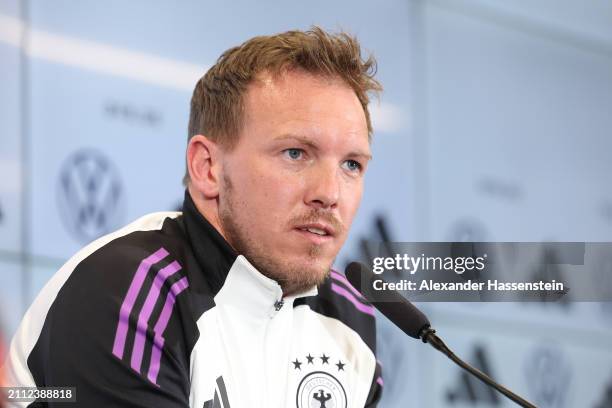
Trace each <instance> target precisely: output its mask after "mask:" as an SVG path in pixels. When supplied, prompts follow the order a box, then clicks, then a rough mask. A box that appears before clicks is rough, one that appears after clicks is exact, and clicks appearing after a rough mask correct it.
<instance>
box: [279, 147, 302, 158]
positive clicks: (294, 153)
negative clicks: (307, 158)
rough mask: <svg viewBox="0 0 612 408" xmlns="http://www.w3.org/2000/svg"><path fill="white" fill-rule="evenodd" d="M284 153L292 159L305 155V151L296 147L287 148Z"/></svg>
mask: <svg viewBox="0 0 612 408" xmlns="http://www.w3.org/2000/svg"><path fill="white" fill-rule="evenodd" d="M284 153H285V154H286V155H287V156H289V158H290V159H292V160H299V159H301V158H302V156H303V155H304V151H303V150H302V149H295V148H292V149H286V150H285V151H284Z"/></svg>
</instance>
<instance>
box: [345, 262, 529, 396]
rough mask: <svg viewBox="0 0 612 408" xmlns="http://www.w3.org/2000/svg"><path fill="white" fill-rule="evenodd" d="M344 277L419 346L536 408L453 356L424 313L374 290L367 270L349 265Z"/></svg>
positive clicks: (391, 293) (357, 264)
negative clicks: (421, 343) (433, 349)
mask: <svg viewBox="0 0 612 408" xmlns="http://www.w3.org/2000/svg"><path fill="white" fill-rule="evenodd" d="M345 274H346V278H347V279H348V281H349V282H350V283H351V285H353V286H354V287H355V289H357V290H359V292H361V294H362V295H363V296H364V297H365V298H366V299H367V300H368V301H369V302H370V303H371V304H372V305H373V306H374V307H376V309H378V310H379V311H380V312H381V313H382V314H383V315H385V316H386V317H387V319H389V320H391V322H392V323H393V324H395V325H396V326H397V327H398V328H400V329H401V330H402V331H403V332H404V333H406V334H407V335H409V336H410V337H414V338H415V339H421V340H422V341H423V343H429V344H430V345H431V346H433V347H434V348H435V349H436V350H439V351H441V352H442V353H444V354H445V355H446V356H447V357H448V358H450V359H451V360H452V361H453V362H455V363H456V364H457V365H459V367H461V368H463V369H464V370H466V371H468V372H469V373H470V374H472V375H474V376H476V377H477V378H478V379H480V380H481V381H483V382H484V383H485V384H487V385H489V386H491V387H493V388H495V389H496V390H497V391H499V392H501V393H502V394H504V395H505V396H506V397H508V398H510V399H511V400H512V401H514V402H516V403H517V404H519V405H520V406H522V407H526V408H536V406H535V405H533V404H532V403H530V402H529V401H527V400H525V399H523V398H521V397H520V396H518V395H516V394H515V393H513V392H512V391H510V390H509V389H507V388H506V387H504V386H503V385H501V384H498V383H496V382H495V381H493V380H492V379H491V377H489V376H488V375H486V374H485V373H483V372H482V371H480V370H478V369H477V368H474V367H472V366H471V365H469V364H468V363H466V362H464V361H463V360H461V359H460V358H459V357H457V356H456V355H455V353H453V352H452V351H451V349H449V348H448V347H447V346H446V344H444V342H443V341H442V339H440V338H439V337H438V336H437V335H436V331H435V330H434V329H432V328H431V324H430V323H429V319H428V318H427V316H425V314H423V312H421V311H420V310H419V309H418V308H417V307H416V306H415V305H413V304H412V303H410V302H409V301H408V299H406V298H405V297H403V296H402V295H400V294H399V293H398V292H396V291H394V290H385V291H377V290H375V289H374V281H376V280H379V281H383V280H382V279H381V278H380V277H378V276H376V275H374V274H373V273H372V271H370V268H368V267H367V266H365V265H364V264H362V263H360V262H351V263H350V264H349V265H348V266H347V267H346V270H345ZM383 282H384V281H383ZM383 287H385V286H383Z"/></svg>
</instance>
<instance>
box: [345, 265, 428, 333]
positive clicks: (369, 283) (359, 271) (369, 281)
mask: <svg viewBox="0 0 612 408" xmlns="http://www.w3.org/2000/svg"><path fill="white" fill-rule="evenodd" d="M345 274H346V278H347V279H348V281H349V282H350V283H351V285H353V286H354V287H355V289H357V290H358V291H359V292H361V294H362V295H363V297H365V298H366V299H367V300H368V301H369V302H370V303H372V305H374V307H376V309H378V310H379V311H380V312H381V313H382V314H383V315H385V316H386V317H387V319H389V320H391V321H392V322H393V324H395V325H396V326H397V327H399V328H400V329H401V330H402V331H403V332H404V333H406V334H407V335H409V336H410V337H414V338H415V339H420V336H421V333H422V332H423V330H424V329H426V328H429V327H430V323H429V319H427V316H425V315H424V314H423V312H421V311H420V310H419V309H417V307H416V306H414V305H413V304H412V303H410V302H409V301H408V300H407V299H406V298H405V297H403V296H402V295H400V294H399V293H398V292H396V291H394V290H385V291H376V290H375V289H374V288H373V282H374V281H375V280H382V278H380V277H378V276H376V275H374V274H373V273H372V271H370V268H368V267H367V266H366V265H364V264H362V263H360V262H351V263H350V264H349V265H348V266H347V267H346V270H345ZM381 292H382V293H381Z"/></svg>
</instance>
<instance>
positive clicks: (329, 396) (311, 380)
mask: <svg viewBox="0 0 612 408" xmlns="http://www.w3.org/2000/svg"><path fill="white" fill-rule="evenodd" d="M296 401H297V408H346V392H345V391H344V387H342V384H340V381H338V380H337V379H336V377H334V376H333V375H331V374H329V373H326V372H324V371H314V372H312V373H310V374H308V375H307V376H305V377H304V378H303V379H302V381H301V382H300V385H299V386H298V390H297V396H296Z"/></svg>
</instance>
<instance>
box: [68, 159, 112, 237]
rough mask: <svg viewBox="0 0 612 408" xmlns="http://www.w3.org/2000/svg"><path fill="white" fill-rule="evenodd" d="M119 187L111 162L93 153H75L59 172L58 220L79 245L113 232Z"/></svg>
mask: <svg viewBox="0 0 612 408" xmlns="http://www.w3.org/2000/svg"><path fill="white" fill-rule="evenodd" d="M122 198H123V194H122V187H121V182H120V180H119V174H118V172H117V171H116V170H115V168H114V167H113V165H112V163H111V162H110V161H109V160H108V159H107V158H106V157H105V156H104V155H102V154H101V153H99V152H97V151H94V150H79V151H77V152H75V153H73V154H72V155H71V156H69V157H68V159H66V161H65V162H64V164H63V165H62V168H61V170H60V176H59V186H58V202H59V209H60V214H61V217H62V220H63V221H64V223H65V225H66V227H67V228H68V230H69V231H70V233H71V234H72V235H73V236H74V237H75V238H76V239H78V240H79V241H81V242H89V241H92V240H94V239H96V238H98V237H100V236H101V235H104V234H107V233H109V232H111V231H112V230H114V229H115V228H116V227H117V226H118V224H119V222H120V218H121V217H120V210H121V207H122V206H121V204H122Z"/></svg>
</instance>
